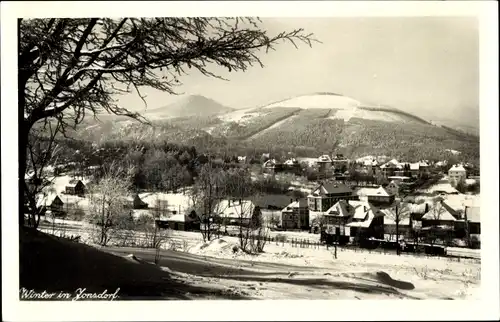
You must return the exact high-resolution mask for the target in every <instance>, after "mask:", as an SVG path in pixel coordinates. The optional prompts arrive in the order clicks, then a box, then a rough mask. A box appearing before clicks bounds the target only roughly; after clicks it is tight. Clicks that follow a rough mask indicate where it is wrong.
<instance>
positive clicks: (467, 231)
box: [464, 206, 471, 248]
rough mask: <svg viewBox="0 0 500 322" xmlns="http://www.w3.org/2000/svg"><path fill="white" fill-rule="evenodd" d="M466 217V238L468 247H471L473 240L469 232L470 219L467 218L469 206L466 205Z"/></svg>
mask: <svg viewBox="0 0 500 322" xmlns="http://www.w3.org/2000/svg"><path fill="white" fill-rule="evenodd" d="M464 219H465V238H466V241H467V247H469V248H470V247H471V242H470V232H469V220H468V218H467V206H465V209H464Z"/></svg>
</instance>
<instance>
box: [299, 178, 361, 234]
mask: <svg viewBox="0 0 500 322" xmlns="http://www.w3.org/2000/svg"><path fill="white" fill-rule="evenodd" d="M358 199H359V198H358V195H356V194H355V193H354V191H353V190H352V189H351V188H349V187H348V186H346V185H345V184H340V183H324V184H320V185H319V186H318V187H317V188H316V189H314V190H313V191H312V193H311V194H310V195H308V196H307V204H308V207H309V223H310V225H311V226H312V221H313V220H314V219H315V218H317V217H318V216H320V215H322V214H323V213H324V212H325V211H327V210H328V209H330V207H332V206H333V205H334V204H335V203H337V201H339V200H358Z"/></svg>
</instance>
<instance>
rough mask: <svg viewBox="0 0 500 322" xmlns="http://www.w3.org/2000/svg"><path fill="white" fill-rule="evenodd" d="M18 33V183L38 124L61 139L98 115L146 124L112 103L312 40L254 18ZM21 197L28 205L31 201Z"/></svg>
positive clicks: (62, 23)
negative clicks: (269, 28)
mask: <svg viewBox="0 0 500 322" xmlns="http://www.w3.org/2000/svg"><path fill="white" fill-rule="evenodd" d="M18 29H19V42H18V111H19V112H21V111H23V115H24V117H23V119H22V120H21V123H20V126H19V128H20V129H21V131H20V135H19V146H20V160H21V162H20V163H19V164H20V167H19V168H20V169H19V172H20V177H24V174H25V172H26V154H27V149H26V147H27V144H28V136H29V133H30V132H31V130H32V128H33V127H34V126H35V124H37V123H38V122H40V121H43V120H47V119H51V120H55V121H56V122H58V123H59V125H60V129H59V131H60V132H61V133H63V134H65V133H67V129H68V128H69V127H76V125H78V124H80V123H81V122H82V121H83V120H84V119H85V117H87V116H89V115H91V116H94V117H97V116H98V114H99V113H101V112H108V113H113V114H117V115H124V116H128V117H131V118H133V119H136V120H141V121H143V122H147V120H146V119H144V118H143V117H142V116H141V115H140V114H138V113H137V112H132V111H129V110H127V109H125V108H123V107H121V106H119V105H118V103H117V100H116V97H117V96H118V95H121V94H129V93H137V95H139V97H140V98H141V99H142V100H143V101H144V103H146V101H145V96H144V95H143V94H142V92H141V89H143V88H144V87H149V88H153V89H156V90H160V91H164V92H167V93H171V94H175V93H176V91H175V87H176V86H177V85H180V84H181V80H180V78H181V77H182V76H183V75H186V74H188V73H189V70H191V69H194V70H197V71H199V72H200V73H202V74H203V75H205V76H208V77H216V78H222V77H220V76H219V75H217V74H215V73H213V72H212V71H210V70H209V69H210V68H209V67H210V66H212V65H218V66H221V67H224V68H227V69H228V70H229V71H230V72H231V71H245V70H247V69H248V68H249V67H251V66H253V65H256V64H257V65H260V66H263V64H262V62H261V60H260V59H259V57H258V52H259V50H261V49H263V50H265V51H266V52H267V51H269V50H274V49H275V45H276V44H278V43H280V42H282V41H290V42H291V43H292V44H293V45H294V46H296V43H297V42H302V43H306V44H308V45H311V44H312V42H313V41H315V40H314V39H313V37H312V35H311V34H306V33H304V31H303V30H302V29H296V30H292V31H289V32H281V33H278V34H276V35H272V36H269V35H268V34H267V33H266V32H265V31H264V30H262V26H261V21H260V20H259V19H254V18H175V17H174V18H123V19H113V18H76V19H68V18H65V19H56V18H50V19H19V22H18ZM23 190H27V189H26V182H25V181H24V180H23V184H20V192H23ZM21 195H22V194H21ZM26 197H27V198H28V199H29V201H30V203H31V204H33V203H34V196H31V195H27V196H26ZM20 219H23V214H22V212H20ZM23 221H24V220H20V224H22V222H23Z"/></svg>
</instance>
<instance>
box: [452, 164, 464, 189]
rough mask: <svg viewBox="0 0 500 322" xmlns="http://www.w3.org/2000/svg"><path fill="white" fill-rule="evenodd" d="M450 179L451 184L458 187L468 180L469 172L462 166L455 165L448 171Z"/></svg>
mask: <svg viewBox="0 0 500 322" xmlns="http://www.w3.org/2000/svg"><path fill="white" fill-rule="evenodd" d="M448 178H449V181H450V184H451V185H452V186H456V185H457V184H458V183H459V182H460V181H465V179H466V178H467V171H466V170H465V169H464V167H463V166H462V165H461V164H458V165H457V164H455V165H453V166H452V167H451V168H450V170H448Z"/></svg>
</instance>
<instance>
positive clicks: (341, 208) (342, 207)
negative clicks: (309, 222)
mask: <svg viewBox="0 0 500 322" xmlns="http://www.w3.org/2000/svg"><path fill="white" fill-rule="evenodd" d="M349 210H354V209H353V208H351V207H350V205H349V204H348V203H347V201H345V200H339V201H338V202H337V203H335V204H334V205H333V206H331V207H330V209H328V210H327V211H326V212H325V215H326V216H328V215H333V216H342V217H348V216H349V215H351V211H349Z"/></svg>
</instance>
